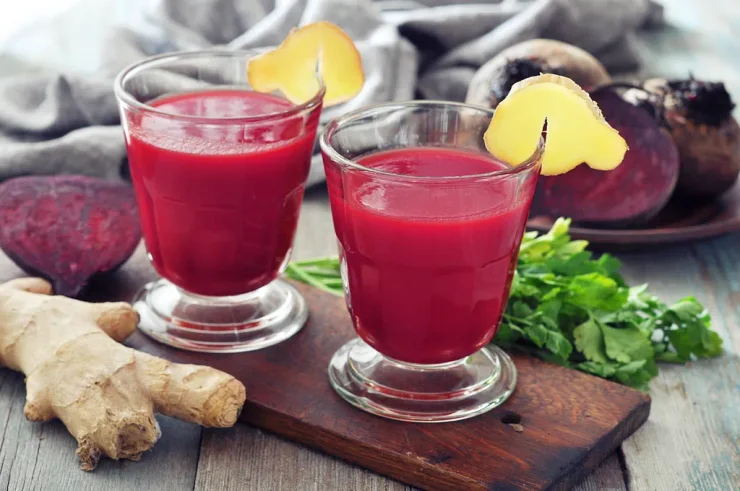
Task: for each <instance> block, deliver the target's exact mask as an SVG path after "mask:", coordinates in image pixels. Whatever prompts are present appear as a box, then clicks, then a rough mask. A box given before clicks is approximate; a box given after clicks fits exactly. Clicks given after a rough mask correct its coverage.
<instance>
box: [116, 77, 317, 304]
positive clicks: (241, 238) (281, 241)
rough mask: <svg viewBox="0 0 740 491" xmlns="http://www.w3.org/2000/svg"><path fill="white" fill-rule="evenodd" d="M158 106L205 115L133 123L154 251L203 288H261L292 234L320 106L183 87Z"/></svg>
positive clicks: (133, 150) (131, 149) (175, 277)
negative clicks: (302, 109) (308, 109)
mask: <svg viewBox="0 0 740 491" xmlns="http://www.w3.org/2000/svg"><path fill="white" fill-rule="evenodd" d="M150 105H152V106H154V107H155V108H156V109H158V110H161V111H166V112H167V113H175V114H180V115H187V116H200V117H203V118H229V117H251V116H263V115H265V118H264V119H263V120H262V119H258V120H257V121H249V122H246V121H243V120H242V121H234V122H224V121H223V120H221V121H219V122H218V123H215V124H214V123H213V122H207V123H206V122H204V121H203V120H199V121H187V122H186V121H183V120H178V119H176V118H168V117H166V116H161V115H156V114H152V113H144V114H136V113H135V114H133V115H130V116H129V118H128V120H127V121H126V124H127V126H128V130H129V134H128V138H127V147H128V158H129V164H130V168H131V177H132V180H133V183H134V189H135V192H136V197H137V201H138V205H139V211H140V214H141V220H142V229H143V232H144V239H145V242H146V246H147V250H148V252H149V254H150V256H151V259H152V263H153V264H154V267H155V268H156V270H157V272H158V273H159V274H161V275H162V276H163V277H164V278H166V279H168V280H170V281H172V282H173V283H174V284H176V285H178V286H179V287H181V288H183V289H185V290H187V291H189V292H192V293H196V294H199V295H209V296H229V295H239V294H243V293H247V292H250V291H253V290H255V289H257V288H259V287H262V286H264V285H266V284H268V283H269V282H270V281H272V280H273V279H275V277H276V276H277V275H278V273H279V269H280V267H281V265H282V264H283V262H284V261H285V260H286V258H287V256H288V253H289V251H290V248H291V244H292V242H293V235H294V233H295V228H296V224H297V221H298V213H299V209H300V205H301V200H302V198H303V190H304V184H305V180H306V176H307V174H308V169H309V165H310V158H311V152H312V149H313V143H314V137H315V134H316V127H317V124H318V116H319V111H320V107H317V108H316V109H314V110H313V113H312V114H310V116H307V121H304V117H306V115H305V113H303V114H300V113H299V114H292V115H288V116H284V117H274V116H273V117H269V116H267V115H269V114H270V113H276V112H283V111H286V110H290V109H291V108H292V107H293V106H292V104H291V103H289V102H288V101H285V100H283V99H280V98H278V97H275V96H272V95H269V94H261V93H257V92H251V91H240V90H228V91H227V90H224V91H220V90H214V91H204V92H193V93H185V94H178V95H175V96H171V97H165V98H161V99H158V100H156V101H154V102H152V103H150Z"/></svg>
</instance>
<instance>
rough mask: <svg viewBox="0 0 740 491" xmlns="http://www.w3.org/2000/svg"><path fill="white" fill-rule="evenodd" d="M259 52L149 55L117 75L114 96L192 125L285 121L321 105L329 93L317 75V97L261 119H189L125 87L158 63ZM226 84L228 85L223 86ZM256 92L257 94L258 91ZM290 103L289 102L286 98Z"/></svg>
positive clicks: (188, 116)
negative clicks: (125, 84)
mask: <svg viewBox="0 0 740 491" xmlns="http://www.w3.org/2000/svg"><path fill="white" fill-rule="evenodd" d="M261 53H262V51H259V50H246V49H239V50H226V49H213V48H211V49H204V50H186V51H170V52H167V53H162V54H159V55H154V56H150V57H148V58H144V59H143V60H139V61H136V62H134V63H131V64H129V65H128V66H126V67H125V68H123V69H122V70H121V71H120V72H118V75H116V78H115V80H114V81H113V93H114V94H115V96H116V99H117V100H118V103H119V104H120V105H122V106H126V107H128V108H132V109H137V110H139V111H142V112H147V113H152V114H156V115H157V116H162V117H165V118H169V119H175V120H179V121H188V122H192V123H210V124H218V123H240V122H244V123H253V122H264V121H270V120H275V119H282V118H285V117H289V116H293V115H295V114H298V113H300V112H303V111H306V110H312V109H314V108H315V107H317V106H319V105H320V104H321V102H322V101H323V99H324V95H325V94H326V86H325V85H324V82H323V80H322V79H321V77H320V76H319V74H318V73H317V74H316V80H317V81H318V82H319V90H318V91H317V92H316V94H314V96H313V97H312V98H311V99H309V100H308V101H306V102H304V103H302V104H295V105H293V106H291V107H290V108H288V109H286V110H284V111H276V112H271V113H266V114H260V115H258V116H229V117H209V116H190V115H186V114H177V113H172V112H168V111H162V110H161V109H157V108H156V107H155V106H152V105H150V104H148V103H146V102H140V101H138V100H136V98H134V96H133V95H132V94H131V93H130V92H128V91H127V90H126V89H125V88H124V86H123V84H124V82H125V81H126V80H127V79H128V78H129V77H133V76H135V75H137V74H138V73H139V72H141V71H144V70H146V69H148V68H153V67H157V65H159V64H164V63H166V62H167V61H170V60H183V59H191V58H200V57H206V56H208V57H214V56H215V57H223V58H237V57H239V56H244V57H253V56H255V55H258V54H261ZM224 85H226V84H224ZM255 92H256V91H255ZM286 100H287V99H286ZM288 102H290V101H288Z"/></svg>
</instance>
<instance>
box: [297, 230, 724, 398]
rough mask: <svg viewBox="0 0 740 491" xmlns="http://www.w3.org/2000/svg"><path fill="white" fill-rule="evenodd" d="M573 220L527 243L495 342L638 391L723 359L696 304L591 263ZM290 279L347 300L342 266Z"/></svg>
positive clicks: (334, 263)
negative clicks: (675, 370)
mask: <svg viewBox="0 0 740 491" xmlns="http://www.w3.org/2000/svg"><path fill="white" fill-rule="evenodd" d="M569 225H570V220H568V219H562V218H561V219H559V220H557V221H556V222H555V224H554V225H553V227H552V229H551V230H550V231H549V232H548V233H546V234H541V235H540V234H538V233H536V232H528V233H526V234H525V235H524V238H523V239H522V245H521V248H520V252H519V261H518V263H517V267H516V273H515V275H514V280H513V282H512V285H511V293H510V296H509V303H508V305H507V307H506V312H505V313H504V318H503V321H502V323H501V326H500V328H499V331H498V333H497V334H496V337H495V339H494V343H496V344H497V345H499V346H501V347H503V348H506V349H512V350H520V351H524V352H527V353H530V354H532V355H535V356H538V357H540V358H543V359H545V360H548V361H550V362H554V363H557V364H560V365H564V366H568V367H572V368H575V369H578V370H581V371H583V372H587V373H590V374H593V375H597V376H599V377H603V378H607V379H610V380H614V381H617V382H620V383H622V384H626V385H629V386H632V387H636V388H639V389H641V390H647V387H648V383H649V382H650V380H651V379H653V378H654V377H655V376H656V375H657V374H658V369H657V366H656V362H671V363H684V362H687V361H690V360H692V359H695V358H707V357H715V356H719V355H720V354H721V353H722V338H721V337H720V336H719V335H718V334H717V333H716V332H714V331H713V330H712V329H711V328H710V323H711V319H710V316H709V313H708V312H707V311H706V309H705V308H704V307H703V306H702V305H701V304H700V303H699V302H698V301H697V300H696V299H695V298H693V297H687V298H684V299H682V300H679V301H678V302H676V303H675V304H673V305H667V304H665V303H663V302H661V301H660V300H659V299H658V298H656V297H655V296H653V295H651V294H650V293H648V291H647V285H639V286H633V287H630V286H628V285H627V284H626V283H625V281H624V279H623V278H622V276H621V275H620V274H619V269H620V267H621V264H620V262H619V260H617V259H616V258H615V257H613V256H610V255H608V254H603V255H601V256H599V257H598V258H594V257H593V255H592V253H591V252H589V251H587V250H586V247H587V246H588V242H586V241H583V240H571V239H570V236H569V235H568V227H569ZM286 274H287V276H289V277H290V278H293V279H295V280H298V281H302V282H305V283H308V284H310V285H313V286H315V287H317V288H320V289H322V290H325V291H328V292H330V293H333V294H335V295H343V294H344V290H343V288H342V282H341V277H340V273H339V260H338V259H337V258H322V259H314V260H308V261H297V262H293V263H291V264H290V265H289V266H288V268H287V270H286Z"/></svg>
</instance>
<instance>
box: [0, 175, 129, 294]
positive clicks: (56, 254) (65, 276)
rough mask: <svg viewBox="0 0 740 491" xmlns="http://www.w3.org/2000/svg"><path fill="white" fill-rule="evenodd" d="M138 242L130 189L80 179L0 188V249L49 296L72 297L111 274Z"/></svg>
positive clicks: (31, 180) (34, 180) (24, 181)
mask: <svg viewBox="0 0 740 491" xmlns="http://www.w3.org/2000/svg"><path fill="white" fill-rule="evenodd" d="M140 240H141V227H140V225H139V216H138V211H137V208H136V201H135V199H134V194H133V191H132V189H131V187H130V186H128V185H127V184H124V183H116V182H109V181H104V180H101V179H95V178H91V177H83V176H33V177H19V178H15V179H11V180H8V181H5V182H4V183H2V184H0V248H2V250H3V251H4V252H5V253H6V254H7V255H8V256H9V257H10V258H11V259H12V260H13V261H14V262H15V263H16V264H17V265H18V266H20V267H21V268H23V269H24V270H25V271H27V272H28V273H30V274H34V275H39V276H42V277H45V278H47V279H49V280H50V281H51V282H52V284H53V286H54V291H55V292H56V293H57V294H60V295H66V296H70V297H74V296H76V295H78V294H79V293H80V291H81V290H82V289H83V288H84V286H85V285H86V284H87V282H88V280H89V279H90V278H91V277H92V276H94V275H96V274H99V273H105V272H107V271H111V270H113V269H116V268H117V267H118V266H120V265H121V264H123V263H124V262H125V261H126V260H127V259H128V258H129V257H130V256H131V254H133V252H134V250H135V249H136V246H137V245H138V243H139V241H140Z"/></svg>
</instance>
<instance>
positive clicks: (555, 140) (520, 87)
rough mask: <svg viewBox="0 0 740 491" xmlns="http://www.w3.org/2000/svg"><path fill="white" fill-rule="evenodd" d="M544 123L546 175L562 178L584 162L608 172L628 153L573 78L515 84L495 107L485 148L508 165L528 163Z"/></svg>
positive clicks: (538, 78)
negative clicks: (545, 125) (545, 129)
mask: <svg viewBox="0 0 740 491" xmlns="http://www.w3.org/2000/svg"><path fill="white" fill-rule="evenodd" d="M545 121H547V138H546V141H545V149H544V151H543V154H542V169H541V173H542V175H544V176H554V175H558V174H564V173H566V172H568V171H570V170H573V169H574V168H576V167H577V166H578V165H580V164H582V163H585V164H586V165H588V166H589V167H591V168H592V169H597V170H612V169H614V168H615V167H617V166H618V165H619V164H620V163H622V159H624V154H625V153H626V152H627V150H628V147H627V142H625V141H624V138H622V137H621V136H620V135H619V133H618V132H617V130H615V129H614V128H612V127H611V126H610V125H609V123H607V121H606V119H604V116H603V115H602V114H601V110H600V109H599V107H598V106H597V105H596V103H595V102H594V101H592V100H591V98H590V97H589V95H588V93H587V92H586V91H585V90H583V89H581V87H579V86H578V84H576V83H575V82H573V81H572V80H571V79H569V78H567V77H562V76H559V75H552V74H547V75H539V76H536V77H530V78H527V79H525V80H522V81H521V82H517V83H516V84H514V86H513V87H512V88H511V91H510V92H509V95H507V96H506V98H505V99H504V100H503V101H501V103H500V104H499V105H498V106H497V107H496V111H495V113H494V115H493V119H491V123H490V125H489V126H488V129H487V130H486V133H485V135H484V140H485V144H486V148H487V149H488V151H489V152H490V153H491V154H492V155H493V156H494V157H496V158H498V159H501V160H503V161H504V162H506V163H508V164H510V165H519V164H521V163H523V162H526V161H527V159H529V158H530V157H531V156H532V155H533V154H534V153H535V150H536V149H537V145H538V144H539V140H540V137H541V135H542V128H543V126H544V123H545Z"/></svg>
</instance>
